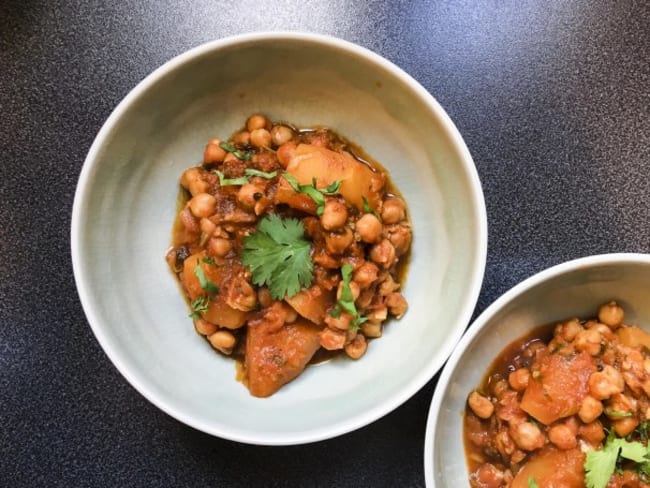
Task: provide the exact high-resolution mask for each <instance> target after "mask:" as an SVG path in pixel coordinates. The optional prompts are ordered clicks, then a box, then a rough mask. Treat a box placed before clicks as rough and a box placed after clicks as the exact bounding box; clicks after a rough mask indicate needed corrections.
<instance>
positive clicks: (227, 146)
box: [219, 142, 253, 161]
mask: <svg viewBox="0 0 650 488" xmlns="http://www.w3.org/2000/svg"><path fill="white" fill-rule="evenodd" d="M219 147H220V148H221V149H223V150H224V151H228V152H229V153H233V154H234V155H235V157H236V158H237V159H241V160H243V161H248V160H249V159H250V158H251V157H252V156H253V153H252V152H251V151H248V152H245V153H243V152H241V151H240V150H239V149H237V148H236V147H235V146H233V145H232V144H229V143H227V142H222V143H221V144H219Z"/></svg>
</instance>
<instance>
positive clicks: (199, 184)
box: [189, 180, 210, 197]
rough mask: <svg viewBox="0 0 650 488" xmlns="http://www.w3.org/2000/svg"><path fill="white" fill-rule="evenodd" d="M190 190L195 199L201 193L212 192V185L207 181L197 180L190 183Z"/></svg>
mask: <svg viewBox="0 0 650 488" xmlns="http://www.w3.org/2000/svg"><path fill="white" fill-rule="evenodd" d="M189 190H190V194H191V195H192V196H193V197H194V196H196V195H199V194H200V193H207V192H208V191H210V183H208V182H207V181H205V180H195V181H193V182H191V183H190V187H189Z"/></svg>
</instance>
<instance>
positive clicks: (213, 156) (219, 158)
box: [203, 139, 226, 164]
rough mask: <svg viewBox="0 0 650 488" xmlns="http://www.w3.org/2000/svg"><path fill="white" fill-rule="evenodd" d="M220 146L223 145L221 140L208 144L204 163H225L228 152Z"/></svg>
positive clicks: (213, 140) (212, 140) (210, 141)
mask: <svg viewBox="0 0 650 488" xmlns="http://www.w3.org/2000/svg"><path fill="white" fill-rule="evenodd" d="M219 144H221V141H220V140H219V139H211V140H209V141H208V144H207V145H206V146H205V151H204V152H203V162H204V163H205V164H215V163H221V162H223V160H224V158H225V157H226V150H225V149H223V148H222V147H221V146H220V145H219Z"/></svg>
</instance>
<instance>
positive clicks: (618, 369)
mask: <svg viewBox="0 0 650 488" xmlns="http://www.w3.org/2000/svg"><path fill="white" fill-rule="evenodd" d="M623 321H624V310H623V308H622V307H621V306H620V305H618V304H617V303H616V302H610V303H606V304H604V305H602V306H601V307H600V308H599V310H598V315H597V318H594V319H590V320H578V319H570V320H566V321H564V322H561V323H559V324H557V325H555V326H554V328H553V329H550V328H549V327H541V328H539V329H537V330H536V331H534V332H533V333H532V334H531V335H529V336H527V337H525V338H522V339H520V340H518V341H515V342H514V343H512V344H510V345H509V346H508V347H507V348H506V349H505V350H504V351H503V352H502V354H501V355H500V356H499V357H498V358H497V359H496V360H495V361H494V363H493V364H492V366H491V368H490V370H489V372H488V374H487V376H486V378H485V379H484V381H483V383H482V384H481V385H480V387H479V388H478V389H476V390H474V391H472V392H471V393H470V394H469V396H468V399H467V407H466V410H465V415H464V440H465V449H466V454H467V462H468V468H469V473H470V476H469V481H470V484H471V486H472V487H477V488H493V487H494V488H497V487H512V488H522V487H523V488H531V487H539V488H544V487H566V488H573V487H576V488H578V487H584V486H586V487H588V488H605V487H608V488H622V487H626V488H634V487H650V447H649V446H648V437H649V436H650V333H648V332H646V331H644V330H643V329H641V328H639V327H636V326H631V325H626V324H624V323H623Z"/></svg>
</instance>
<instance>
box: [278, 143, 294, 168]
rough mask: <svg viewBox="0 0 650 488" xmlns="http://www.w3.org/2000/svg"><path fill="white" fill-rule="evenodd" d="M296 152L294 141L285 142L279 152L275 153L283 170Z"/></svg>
mask: <svg viewBox="0 0 650 488" xmlns="http://www.w3.org/2000/svg"><path fill="white" fill-rule="evenodd" d="M295 152H296V143H295V142H293V141H289V142H285V143H284V144H282V145H281V146H280V147H278V150H277V152H276V153H275V154H276V156H277V157H278V162H279V163H280V165H281V166H282V167H283V168H286V167H287V166H288V165H289V162H290V161H291V158H293V155H294V153H295Z"/></svg>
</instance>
